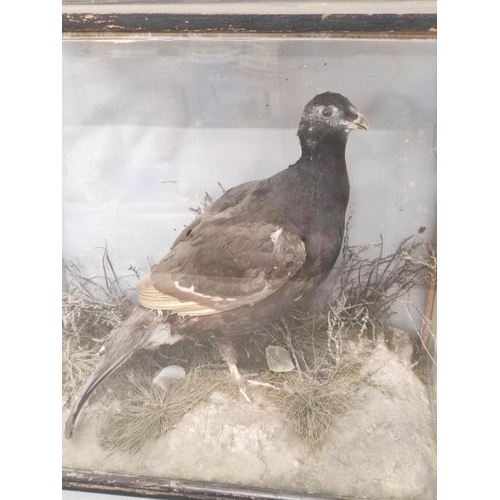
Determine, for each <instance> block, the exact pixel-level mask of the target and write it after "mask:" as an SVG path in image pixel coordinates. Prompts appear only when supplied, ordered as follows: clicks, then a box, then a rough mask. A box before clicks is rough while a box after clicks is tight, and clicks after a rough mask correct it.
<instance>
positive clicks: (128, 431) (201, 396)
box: [99, 371, 226, 455]
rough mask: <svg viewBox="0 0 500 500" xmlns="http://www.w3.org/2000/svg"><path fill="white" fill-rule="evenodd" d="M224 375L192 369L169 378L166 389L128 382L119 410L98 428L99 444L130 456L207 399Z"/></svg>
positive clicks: (144, 383)
mask: <svg viewBox="0 0 500 500" xmlns="http://www.w3.org/2000/svg"><path fill="white" fill-rule="evenodd" d="M225 378H226V377H225V374H224V375H222V374H221V372H217V371H210V372H208V371H205V372H203V373H201V372H200V371H194V372H192V373H190V374H188V376H187V377H186V378H185V379H183V380H172V381H171V382H170V383H169V384H168V385H167V388H166V390H163V389H160V388H159V387H157V386H156V385H154V384H152V383H151V382H149V383H146V382H140V383H132V384H129V386H128V390H127V393H128V397H127V398H126V399H121V400H117V401H116V403H117V406H118V409H117V410H116V411H111V412H109V413H108V414H107V415H106V420H105V423H104V425H103V426H102V427H101V429H100V431H99V438H100V443H101V445H102V446H103V447H104V448H106V449H109V450H114V451H122V452H126V453H130V454H132V455H133V454H135V453H138V452H139V451H140V450H141V449H142V448H143V447H144V446H146V445H148V444H150V443H152V442H154V441H155V440H156V439H158V438H159V437H160V436H162V435H163V434H164V433H165V432H167V431H168V430H170V429H173V428H174V427H175V426H176V425H177V424H178V423H179V421H180V420H181V419H182V417H183V416H184V415H185V414H186V413H188V412H189V411H191V410H192V409H193V408H195V407H196V406H197V405H199V404H200V403H201V402H203V401H206V400H207V399H208V397H209V396H210V394H212V392H213V391H215V390H217V389H218V387H219V386H220V385H221V384H222V383H223V381H224V380H225Z"/></svg>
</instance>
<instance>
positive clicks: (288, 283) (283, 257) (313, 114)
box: [65, 92, 368, 439]
mask: <svg viewBox="0 0 500 500" xmlns="http://www.w3.org/2000/svg"><path fill="white" fill-rule="evenodd" d="M353 129H368V122H367V121H366V119H365V118H364V117H363V115H361V114H360V113H358V111H357V110H356V108H355V107H354V106H353V105H352V104H351V103H350V102H349V100H348V99H346V98H345V97H344V96H342V95H340V94H335V93H331V92H325V93H324V94H320V95H317V96H316V97H315V98H314V99H313V100H312V101H310V102H309V103H308V104H307V105H306V107H305V109H304V112H303V114H302V118H301V120H300V124H299V129H298V136H299V139H300V145H301V147H302V155H301V157H300V159H299V160H298V161H297V162H296V163H295V164H293V165H291V166H289V167H288V168H287V169H286V170H283V171H281V172H279V173H277V174H276V175H273V176H272V177H269V178H268V179H264V180H259V181H253V182H247V183H245V184H241V185H239V186H236V187H234V188H232V189H230V190H228V191H227V192H226V193H224V195H223V196H221V197H220V198H219V199H218V200H217V201H216V202H215V203H213V205H212V206H210V208H208V209H207V210H206V211H205V212H204V213H203V214H201V215H200V216H199V217H198V218H197V219H196V220H195V221H194V222H192V223H191V224H190V225H189V226H187V227H186V228H185V229H184V231H183V232H182V233H181V234H180V235H179V237H178V238H177V240H176V241H175V242H174V244H173V246H172V248H171V250H170V253H169V254H168V255H167V256H166V257H165V258H163V259H162V260H161V262H160V263H159V264H157V265H155V266H153V267H152V269H151V274H149V275H148V276H147V277H145V278H143V279H142V280H141V281H140V282H139V283H138V285H137V294H138V298H139V304H140V305H139V306H138V307H137V308H136V309H135V310H134V312H133V313H132V314H131V316H130V317H129V318H128V319H127V320H126V321H125V322H124V323H123V324H122V325H121V326H120V327H118V328H116V329H115V330H114V331H113V332H112V333H111V335H110V337H109V340H108V342H107V343H106V346H105V353H104V356H103V358H102V359H101V361H100V362H99V364H98V365H97V367H96V369H95V371H94V372H93V373H92V375H91V376H90V377H89V378H88V380H87V381H86V383H85V385H84V386H83V388H82V390H81V391H80V393H79V394H78V396H77V398H76V399H75V401H74V403H73V407H72V409H71V412H70V415H69V417H68V420H67V422H66V432H65V434H66V437H67V438H68V439H69V438H71V437H72V435H73V428H74V424H75V420H76V417H77V416H78V413H79V412H80V410H81V408H82V406H83V404H84V403H85V401H86V400H87V399H88V397H89V396H90V394H91V393H92V392H93V391H94V389H95V388H96V387H97V386H98V385H99V384H100V383H101V382H102V381H103V380H104V379H105V378H106V377H107V376H108V375H109V374H110V373H112V372H113V371H114V370H116V368H118V366H120V365H121V364H122V363H124V362H125V361H126V360H127V359H128V358H130V356H132V355H133V354H134V353H135V352H136V351H138V350H139V349H151V348H156V347H158V346H160V345H162V344H173V343H175V342H177V341H179V340H181V339H182V338H184V337H190V338H194V339H198V338H199V339H201V338H213V339H218V341H219V343H220V353H221V355H222V357H223V359H224V360H225V361H226V363H227V364H228V366H229V369H230V371H231V373H232V374H233V376H234V377H235V378H236V380H237V381H238V382H239V383H240V384H241V383H242V378H241V375H240V374H239V371H238V369H237V367H236V361H237V360H236V356H235V354H234V349H232V346H231V342H233V341H235V340H237V339H238V338H239V337H240V336H242V335H246V334H249V333H251V332H253V331H254V330H257V329H258V328H260V327H262V326H264V325H266V324H268V323H270V322H272V321H274V320H276V319H278V318H279V317H280V316H281V315H283V314H284V313H286V312H288V311H290V309H291V308H292V307H293V306H294V304H295V303H296V302H297V301H298V300H300V299H301V297H303V296H304V295H305V294H307V293H309V292H312V291H313V290H314V289H315V288H317V287H318V285H319V284H320V283H321V282H322V281H323V280H324V279H325V278H326V277H327V276H328V274H329V273H330V271H331V270H332V268H333V266H334V264H335V261H336V260H337V257H338V255H339V252H340V249H341V246H342V241H343V234H344V223H345V212H346V208H347V203H348V200H349V179H348V176H347V170H346V162H345V149H346V143H347V138H348V136H349V133H350V132H351V130H353Z"/></svg>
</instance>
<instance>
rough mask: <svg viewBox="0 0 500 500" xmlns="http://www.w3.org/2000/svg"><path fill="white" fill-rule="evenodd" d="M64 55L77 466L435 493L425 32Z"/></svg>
mask: <svg viewBox="0 0 500 500" xmlns="http://www.w3.org/2000/svg"><path fill="white" fill-rule="evenodd" d="M63 63H64V65H63V79H64V81H63V89H64V90H63V190H64V191H63V269H64V273H63V275H64V279H63V324H64V328H63V381H64V386H63V405H64V407H63V417H64V420H65V421H66V419H67V418H68V417H69V416H70V409H71V408H72V407H73V408H77V407H78V401H79V400H78V397H79V396H78V394H80V395H81V394H82V393H81V392H79V391H81V388H82V386H83V385H84V384H85V382H86V380H87V378H88V377H91V378H90V380H91V381H93V382H91V384H93V385H91V388H93V386H94V385H97V387H96V390H95V391H94V392H93V393H92V395H91V396H90V397H89V399H88V400H87V401H85V402H84V404H83V405H82V408H81V411H80V413H79V414H78V416H77V418H76V420H75V426H74V429H73V428H72V425H71V423H72V420H71V418H70V419H69V422H70V423H69V424H68V426H67V427H66V434H67V438H65V439H64V440H63V464H64V466H66V467H69V468H74V469H84V470H94V471H113V472H126V473H129V474H142V475H149V476H159V477H166V478H170V479H190V480H205V481H214V482H218V483H223V484H233V485H236V484H238V485H246V486H258V487H264V488H278V489H282V490H286V491H291V492H297V493H315V494H328V495H350V496H355V497H362V496H366V497H370V498H376V497H396V498H398V497H410V496H411V497H412V498H434V495H435V474H436V457H435V448H436V443H435V438H434V426H433V419H432V413H431V409H430V404H429V399H428V396H427V388H426V380H427V371H428V370H427V362H428V361H429V357H428V356H427V355H426V352H425V349H423V348H422V347H421V342H420V337H422V336H430V337H431V338H432V336H433V331H432V326H431V322H430V319H431V312H432V290H433V286H434V281H433V280H434V279H435V256H434V251H433V243H434V238H435V228H436V224H435V219H436V200H435V189H436V156H435V151H436V137H435V123H436V44H435V42H434V41H411V40H406V41H397V40H340V39H321V38H307V39H305V38H304V39H298V38H297V39H293V38H288V39H280V38H258V39H256V38H250V37H249V38H244V37H239V38H238V39H229V40H228V39H226V40H224V39H210V38H203V37H195V38H183V39H170V40H159V39H157V40H142V41H135V42H133V41H130V40H121V41H120V43H118V42H117V41H101V42H97V41H86V40H83V41H66V42H64V44H63ZM329 92H332V93H334V94H330V93H329ZM338 94H340V95H338ZM315 96H319V97H316V98H315ZM346 99H348V101H347V100H346ZM306 105H307V106H306ZM363 117H364V118H363ZM299 123H300V124H301V125H300V127H299ZM368 124H369V125H368ZM366 129H368V130H366ZM347 131H350V133H348V132H347ZM298 133H299V137H298V136H297V134H298ZM347 136H348V137H349V139H348V142H347V145H346V147H345V162H346V164H347V174H348V178H349V184H350V187H349V184H348V183H347V178H346V174H345V171H344V163H343V161H344V145H345V140H347ZM289 165H295V166H293V167H290V168H287V167H288V166H289ZM280 172H284V173H280ZM277 175H278V177H273V176H277ZM267 178H272V179H274V180H271V181H267V182H264V183H261V184H258V183H257V182H258V181H259V180H261V179H267ZM276 179H278V181H277V180H276ZM297 179H299V180H297ZM244 183H250V184H246V185H245V186H243V187H239V188H237V189H236V190H231V189H232V188H234V187H236V186H241V185H242V184H244ZM219 197H221V201H220V202H217V201H216V200H217V199H218V198H219ZM347 197H349V200H348V201H347ZM344 212H345V213H344ZM195 220H196V222H193V221H195ZM344 221H345V228H344ZM192 224H194V225H192ZM190 225H191V226H190ZM187 226H190V229H189V230H186V227H187ZM181 233H182V236H181V240H182V242H181V243H179V245H178V246H176V249H177V250H175V251H174V253H169V251H170V248H171V246H172V245H173V244H174V241H175V240H176V238H178V237H179V235H180V234H181ZM341 247H342V249H341ZM176 252H177V253H176ZM166 255H170V257H169V259H168V260H167V261H166V263H164V264H160V265H158V264H159V263H160V261H161V260H162V258H163V257H165V256H166ZM155 264H156V265H158V266H157V267H154V265H155ZM333 264H335V265H334V269H333V271H331V268H332V266H333ZM330 271H331V272H330ZM148 276H150V278H147V277H148ZM140 280H142V281H140ZM139 282H140V283H141V285H140V286H139V292H138V293H137V292H136V289H135V287H136V286H137V285H138V283H139ZM139 300H140V303H141V304H142V305H140V306H138V301H139ZM157 309H161V312H157ZM111 332H112V333H111ZM181 337H182V339H181ZM429 362H430V363H431V365H432V363H433V360H430V361H429ZM98 363H100V364H99V365H98V368H97V370H98V371H97V375H96V376H95V375H94V378H92V377H93V376H92V375H91V374H92V372H93V370H94V369H95V367H96V365H97V364H98ZM228 368H229V369H228ZM99 370H101V371H99ZM94 373H95V372H94ZM108 374H109V376H108ZM240 375H241V377H240ZM101 380H102V383H98V382H101ZM87 395H88V394H87V393H86V394H85V397H86V396H87ZM75 401H76V406H74V405H75ZM73 415H76V413H74V414H73Z"/></svg>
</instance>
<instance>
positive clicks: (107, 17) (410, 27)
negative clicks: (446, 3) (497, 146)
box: [62, 13, 437, 34]
mask: <svg viewBox="0 0 500 500" xmlns="http://www.w3.org/2000/svg"><path fill="white" fill-rule="evenodd" d="M62 30H63V32H118V33H120V32H121V33H124V32H125V33H128V32H136V33H141V32H143V33H144V32H156V33H171V32H175V33H189V32H206V33H214V32H216V33H329V32H351V31H356V32H367V33H370V32H371V33H381V32H429V33H430V34H433V33H435V32H436V31H437V15H436V14H330V15H321V14H289V15H288V14H286V15H285V14H253V15H246V14H159V13H155V14H88V13H87V14H86V13H78V14H69V13H65V14H63V16H62Z"/></svg>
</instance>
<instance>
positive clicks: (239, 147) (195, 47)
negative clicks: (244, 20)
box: [63, 38, 436, 330]
mask: <svg viewBox="0 0 500 500" xmlns="http://www.w3.org/2000/svg"><path fill="white" fill-rule="evenodd" d="M324 91H334V92H340V93H342V94H344V95H345V96H346V97H348V98H349V99H350V100H351V102H352V103H353V104H354V105H355V106H356V107H357V109H358V110H359V111H360V112H361V113H363V114H364V115H365V116H366V118H367V119H368V121H369V122H370V125H371V130H369V131H368V132H364V131H356V132H353V133H352V134H351V137H350V139H349V143H348V147H347V163H348V169H349V175H350V180H351V203H350V207H351V213H352V214H353V219H352V223H353V227H352V230H351V234H350V242H351V244H368V243H375V242H376V241H378V239H379V235H380V234H383V236H384V243H385V248H386V251H387V252H390V251H392V250H394V248H395V247H396V246H397V245H398V244H399V242H400V241H401V240H402V239H403V238H404V237H406V236H409V235H411V234H414V233H416V231H417V230H418V229H419V228H420V227H421V226H425V227H426V228H427V230H426V232H425V233H424V234H425V235H426V236H428V237H429V238H430V239H432V237H433V234H434V229H435V228H434V225H435V210H436V208H435V206H436V199H435V190H436V158H435V154H434V144H435V137H434V133H435V121H436V44H435V42H434V41H417V40H413V41H397V40H391V41H389V40H338V39H326V38H325V39H322V38H313V39H310V38H308V39H277V38H269V39H260V40H259V39H255V38H247V39H232V40H227V39H226V40H221V39H217V38H215V39H206V38H204V39H202V38H194V39H171V40H149V41H135V42H133V41H130V40H123V41H121V42H117V41H114V42H111V41H100V42H95V41H94V42H93V41H67V42H64V44H63V256H64V258H65V259H71V260H73V261H74V262H76V263H77V264H78V265H79V266H80V267H81V268H82V270H83V271H84V272H85V274H86V275H87V276H94V275H102V265H101V258H102V251H101V250H99V249H96V247H100V246H103V245H104V243H105V242H106V244H107V247H108V251H109V254H110V257H111V259H112V261H113V264H114V266H115V269H116V271H117V274H118V275H125V274H130V272H129V271H127V269H128V267H129V266H130V265H134V266H136V267H137V268H139V269H140V271H141V273H142V274H147V272H148V271H149V263H148V259H149V260H150V261H151V262H157V261H158V260H160V259H161V258H162V257H163V256H164V255H165V254H166V253H168V249H169V248H170V245H171V244H172V242H173V241H174V239H175V238H176V236H177V235H178V234H179V232H180V231H182V229H183V227H184V226H185V225H186V224H188V223H189V222H190V221H191V220H192V219H193V214H192V213H190V212H189V210H188V208H189V207H196V206H197V205H198V204H199V203H200V200H201V199H202V198H203V195H204V192H205V191H208V192H209V193H210V194H211V195H213V196H214V197H218V196H219V195H220V194H221V191H220V188H219V187H218V184H217V183H218V182H220V183H221V184H222V185H223V186H224V187H225V188H230V187H232V186H235V185H237V184H239V183H242V182H245V181H249V180H254V179H260V178H264V177H268V176H270V175H272V174H274V173H276V172H278V171H280V170H282V169H284V168H286V167H287V166H288V165H289V164H291V163H294V162H295V161H296V160H297V159H298V157H299V156H300V148H299V143H298V138H297V137H296V130H297V125H298V122H299V119H300V115H301V113H302V109H303V107H304V105H305V104H306V103H307V102H308V101H309V100H310V99H311V98H312V97H314V95H316V94H318V93H321V92H324ZM129 283H130V284H134V283H135V279H132V278H131V279H130V281H129ZM423 299H424V295H423V291H421V292H420V293H418V294H416V295H415V296H414V297H413V300H414V301H416V302H417V303H419V304H421V303H422V301H423ZM404 316H405V315H401V316H400V317H399V319H397V320H396V323H397V322H398V321H399V323H400V324H401V325H403V326H405V327H406V328H407V329H410V330H411V325H410V324H409V323H408V321H407V319H406V318H405V317H404Z"/></svg>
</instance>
